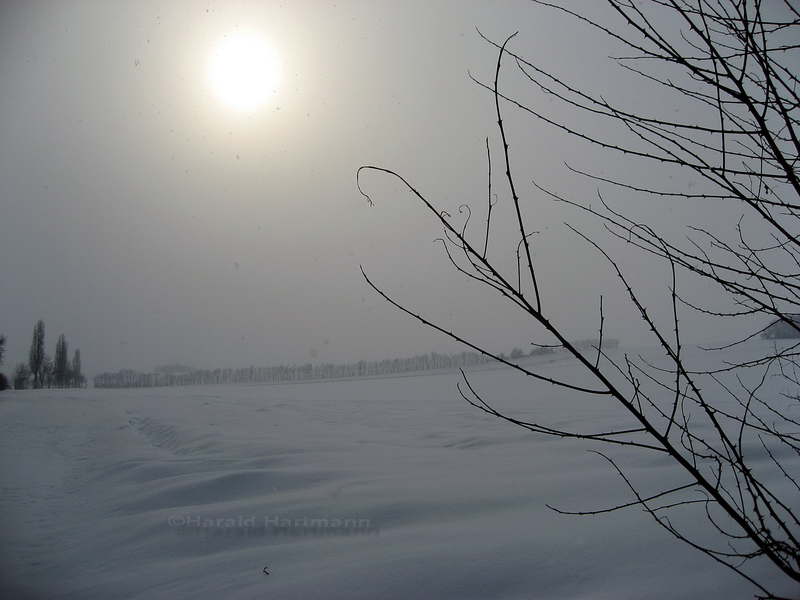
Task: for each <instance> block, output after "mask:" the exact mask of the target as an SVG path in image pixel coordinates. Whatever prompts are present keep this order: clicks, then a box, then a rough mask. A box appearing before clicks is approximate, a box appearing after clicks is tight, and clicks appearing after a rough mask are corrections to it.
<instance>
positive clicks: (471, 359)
mask: <svg viewBox="0 0 800 600" xmlns="http://www.w3.org/2000/svg"><path fill="white" fill-rule="evenodd" d="M615 341H616V340H615ZM585 342H586V343H588V342H589V340H585ZM594 344H595V345H597V344H598V342H597V341H595V342H594ZM560 350H561V349H560V348H556V347H551V346H537V347H535V348H534V349H533V350H532V351H530V352H529V353H527V354H526V353H525V352H523V351H522V350H520V349H519V348H514V350H512V351H511V359H514V360H518V359H521V358H524V357H525V356H540V355H543V354H551V353H555V352H558V351H560ZM501 356H505V355H501ZM493 360H494V359H493V358H490V357H488V356H486V355H483V354H480V353H478V352H461V353H460V354H439V353H437V352H431V353H429V354H417V355H415V356H412V357H410V358H395V359H387V360H381V361H365V360H360V361H358V362H354V363H346V364H338V365H337V364H329V363H324V364H320V365H313V364H311V363H307V364H304V365H291V366H285V365H280V366H277V367H254V366H250V367H245V368H241V369H206V370H191V371H188V372H181V373H174V372H172V373H170V372H154V373H143V372H141V371H135V370H132V369H122V370H120V371H117V372H116V373H101V374H100V375H96V376H95V377H94V387H96V388H128V387H162V386H175V385H206V384H217V383H265V382H277V381H308V380H316V379H347V378H353V377H369V376H375V375H393V374H399V373H408V372H413V371H427V370H431V369H447V368H458V367H466V366H469V365H476V364H481V363H485V362H491V361H493Z"/></svg>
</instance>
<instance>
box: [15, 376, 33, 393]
mask: <svg viewBox="0 0 800 600" xmlns="http://www.w3.org/2000/svg"><path fill="white" fill-rule="evenodd" d="M29 384H30V379H29V378H27V377H17V378H16V379H15V380H14V389H15V390H27V389H28V385H29Z"/></svg>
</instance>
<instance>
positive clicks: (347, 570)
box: [0, 357, 798, 600]
mask: <svg viewBox="0 0 800 600" xmlns="http://www.w3.org/2000/svg"><path fill="white" fill-rule="evenodd" d="M528 360H529V361H534V360H538V361H539V362H540V363H542V368H543V369H544V372H545V373H548V374H550V375H554V376H556V375H563V374H564V369H568V368H573V367H568V363H567V362H566V361H563V360H553V359H552V357H550V358H545V357H542V358H539V359H528ZM469 377H470V381H471V382H472V383H473V385H475V386H476V387H477V388H479V389H481V390H483V391H485V392H486V397H487V399H489V398H490V399H492V400H493V401H494V402H495V403H496V404H497V405H498V406H501V407H503V408H504V409H507V410H512V411H514V412H515V414H517V415H519V416H521V417H532V416H533V415H537V416H540V417H543V418H544V419H545V420H547V421H549V422H550V423H551V424H553V425H569V424H573V425H574V424H579V425H580V424H584V423H586V424H591V425H592V426H593V427H597V428H602V427H609V426H612V425H613V424H615V423H617V422H618V421H619V418H620V415H621V413H620V412H619V411H618V410H617V409H614V408H609V407H608V404H606V403H605V401H601V400H597V399H596V398H595V399H592V400H586V399H577V398H575V395H574V394H572V393H570V392H568V391H565V390H563V389H559V388H555V387H553V386H550V385H541V384H535V383H534V382H533V381H532V380H531V379H530V378H525V377H521V376H518V375H516V374H514V373H512V372H510V371H509V370H508V369H505V368H497V367H493V368H487V367H486V366H484V367H483V368H477V367H476V368H473V369H471V370H470V371H469ZM460 380H461V375H460V374H459V373H458V372H457V371H434V372H427V373H422V374H412V375H405V376H396V377H381V378H369V379H357V380H346V381H324V382H306V383H290V384H251V385H227V386H222V385H220V386H187V387H175V388H149V389H122V390H106V389H88V390H31V391H25V392H13V391H6V392H2V393H0V453H1V454H0V486H2V496H1V497H0V498H1V499H0V598H4V599H7V600H12V599H14V600H15V599H24V600H31V599H35V600H40V599H53V600H55V599H81V600H86V599H95V598H97V599H104V600H113V599H122V598H125V599H147V600H152V599H161V598H164V599H167V598H169V599H180V598H192V599H199V600H203V599H222V598H226V599H259V600H262V599H287V600H288V599H298V600H300V599H316V598H319V599H328V600H334V599H339V598H341V599H348V600H353V599H362V598H363V599H367V598H369V599H375V598H390V599H397V600H403V599H409V600H411V599H413V600H425V599H443V600H446V599H459V600H469V599H542V600H544V599H559V600H565V599H574V600H578V599H580V600H606V599H609V600H610V599H614V600H625V599H631V600H633V599H637V600H638V599H642V598H648V599H664V600H667V599H675V600H678V599H680V600H691V599H698V600H700V599H702V600H709V599H716V598H725V599H736V598H742V599H744V598H752V597H753V596H754V594H755V593H756V589H755V588H754V587H753V586H752V585H750V584H749V583H747V582H746V581H745V580H744V579H742V578H740V577H739V576H738V575H736V574H735V573H733V572H732V571H730V570H728V569H727V568H725V567H723V566H720V565H718V564H717V563H715V562H713V561H712V560H711V559H709V558H707V557H705V556H704V555H702V554H700V553H699V552H697V551H696V550H693V549H691V548H690V547H688V546H686V545H685V544H683V543H681V542H679V541H677V540H675V539H673V538H672V537H670V536H669V534H667V533H666V532H665V531H664V530H663V529H662V528H660V527H659V526H658V525H657V524H656V523H655V522H654V521H653V519H652V518H651V517H650V516H648V515H647V514H645V513H644V512H642V511H641V509H638V508H630V509H626V510H623V511H618V512H612V513H608V514H601V515H594V516H574V515H561V514H558V513H556V512H554V511H552V510H550V509H549V508H547V506H546V504H550V505H553V506H556V507H559V508H562V509H566V510H596V509H601V508H606V507H611V506H614V505H616V504H620V503H624V502H629V501H630V500H631V499H632V497H631V495H630V492H629V491H628V489H627V487H626V486H625V483H624V482H623V481H622V480H621V479H620V477H619V476H618V475H617V474H616V472H615V471H614V469H613V467H612V466H611V465H610V464H609V463H608V462H607V461H606V460H605V459H603V458H602V457H601V456H599V455H598V454H596V453H594V452H590V451H588V450H593V449H600V450H604V451H606V452H610V453H611V454H612V455H613V456H614V457H615V459H617V460H618V461H620V464H621V466H623V467H624V468H625V470H626V473H627V474H628V475H630V476H631V477H632V478H634V479H635V480H636V481H637V482H640V483H642V484H643V485H645V486H646V485H664V486H666V485H668V484H669V482H673V481H681V479H680V474H679V473H678V472H677V471H676V470H675V468H674V467H672V466H671V465H670V464H669V462H667V461H666V460H665V459H663V458H661V457H659V456H655V455H653V454H648V453H645V452H642V451H638V450H635V449H630V448H627V449H626V448H611V449H609V448H608V447H600V446H593V445H591V444H587V443H582V442H576V441H570V440H561V439H556V438H549V437H543V436H540V435H535V434H532V433H530V432H527V431H525V430H523V429H521V428H519V427H516V426H513V425H511V424H508V423H505V422H502V421H500V420H498V419H496V418H494V417H491V416H489V415H487V414H484V413H482V412H481V411H479V410H477V409H475V408H473V407H471V406H469V405H468V404H467V403H466V402H465V401H464V400H463V399H462V398H461V397H460V396H459V394H458V391H457V389H456V384H457V383H458V382H459V381H460ZM697 519H698V521H697V530H698V531H702V529H703V524H702V520H701V519H700V517H697ZM350 520H354V521H350ZM689 523H690V525H692V523H691V521H690V522H689ZM265 567H267V571H268V573H269V574H268V575H267V574H265V573H264V572H263V569H264V568H265ZM758 569H760V570H761V572H762V573H763V574H765V576H766V577H767V578H773V577H774V581H775V582H778V584H777V585H776V589H777V590H779V591H782V593H785V594H792V593H794V594H795V595H797V592H798V590H797V589H792V588H791V587H789V588H787V587H786V586H785V585H784V584H783V583H782V582H781V579H782V576H781V575H780V574H778V573H777V571H776V570H775V569H774V568H773V567H771V566H770V565H768V564H764V565H759V566H758ZM781 585H784V587H783V588H781Z"/></svg>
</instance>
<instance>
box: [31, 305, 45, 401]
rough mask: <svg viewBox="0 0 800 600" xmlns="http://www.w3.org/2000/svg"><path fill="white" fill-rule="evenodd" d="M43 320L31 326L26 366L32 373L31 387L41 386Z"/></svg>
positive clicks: (43, 355) (43, 354)
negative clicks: (31, 333) (30, 339)
mask: <svg viewBox="0 0 800 600" xmlns="http://www.w3.org/2000/svg"><path fill="white" fill-rule="evenodd" d="M44 357H45V353H44V321H42V320H41V319H40V320H39V321H38V322H37V323H36V325H35V326H34V328H33V340H32V341H31V350H30V353H29V354H28V366H29V367H30V369H31V375H33V387H34V388H40V387H42V367H43V365H44Z"/></svg>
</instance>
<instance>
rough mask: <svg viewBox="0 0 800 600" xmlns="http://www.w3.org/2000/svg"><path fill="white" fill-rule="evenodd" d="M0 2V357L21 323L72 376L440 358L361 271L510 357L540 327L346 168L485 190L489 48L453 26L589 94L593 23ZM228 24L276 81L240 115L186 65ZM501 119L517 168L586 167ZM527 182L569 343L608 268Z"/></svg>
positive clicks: (474, 199) (603, 51) (354, 9)
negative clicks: (2, 342)
mask: <svg viewBox="0 0 800 600" xmlns="http://www.w3.org/2000/svg"><path fill="white" fill-rule="evenodd" d="M1 6H2V8H0V280H1V281H0V332H2V333H5V335H6V336H7V338H8V342H7V355H6V361H5V366H4V367H3V368H4V370H5V371H6V372H8V373H10V372H11V370H13V366H14V365H15V364H16V363H17V362H20V361H26V360H27V356H28V349H29V346H30V340H31V334H32V331H33V327H34V324H35V323H36V321H37V320H38V319H43V320H44V321H45V325H46V345H47V350H48V352H49V353H51V354H52V353H53V349H54V346H55V342H56V339H57V337H58V335H59V334H61V333H63V334H65V335H66V338H67V341H68V343H69V347H70V354H71V353H72V351H73V350H74V349H75V348H76V347H79V348H80V349H81V353H82V356H83V369H84V372H85V373H86V374H88V375H90V376H91V375H93V374H96V373H99V372H102V371H115V370H118V369H120V368H134V369H140V370H146V371H149V370H152V369H153V368H154V367H155V366H158V365H162V364H165V363H174V362H180V363H182V364H188V365H190V366H193V367H197V368H213V367H243V366H248V365H250V364H255V365H275V364H291V363H304V362H315V363H316V362H322V361H325V362H348V361H355V360H359V359H362V358H363V359H368V360H376V359H383V358H394V357H402V356H408V355H413V354H416V353H424V352H428V351H431V350H435V351H440V352H442V351H443V352H449V351H455V350H457V349H459V348H458V346H456V345H455V344H453V343H450V342H449V341H448V340H447V339H446V338H444V337H442V336H441V335H439V334H436V333H434V332H431V331H428V330H427V329H426V328H425V327H424V326H423V325H421V324H418V323H416V322H415V321H414V320H413V319H411V318H409V317H408V316H406V315H403V314H401V313H399V312H398V311H397V310H396V309H394V308H392V307H391V306H390V305H388V304H387V303H386V302H385V301H384V300H382V299H381V298H380V297H379V296H378V295H377V294H376V293H375V292H374V291H372V290H371V289H370V288H369V287H368V286H367V285H366V283H365V281H364V280H363V278H362V276H361V273H360V269H359V267H360V266H361V265H363V266H364V268H365V269H366V270H367V271H368V272H369V274H370V276H371V277H373V278H374V279H375V280H376V281H377V282H379V283H380V284H381V285H382V286H383V287H385V288H386V290H387V291H389V292H391V293H394V294H395V295H396V296H397V297H398V298H399V299H400V300H402V301H404V302H407V303H408V304H409V306H410V307H411V308H413V309H415V310H419V311H422V312H424V313H425V314H430V315H431V316H434V317H437V318H440V319H441V320H442V322H443V324H444V325H445V326H447V327H453V328H456V329H459V330H463V331H465V332H467V333H468V334H470V335H474V336H475V338H476V340H477V341H481V342H485V343H487V344H488V345H489V346H490V347H491V348H492V349H495V350H497V351H506V352H508V351H510V350H511V349H512V348H514V347H515V346H519V347H522V348H525V349H530V343H531V342H536V341H544V340H541V339H536V337H535V336H536V334H535V329H534V328H532V327H531V328H528V327H526V326H520V324H519V322H517V321H515V320H513V319H511V318H507V317H506V315H505V312H504V306H503V305H502V304H501V305H497V304H492V303H494V302H495V301H496V300H498V298H496V297H495V296H493V295H489V294H485V293H483V292H481V291H480V290H478V289H477V288H476V287H475V286H474V285H469V282H466V283H459V282H458V281H457V279H456V278H454V277H451V276H450V275H449V273H450V271H449V270H448V269H447V264H446V259H444V258H443V256H442V253H441V250H440V246H438V245H437V244H436V243H434V239H435V238H436V237H437V236H438V235H440V231H439V228H438V227H436V225H435V223H432V222H431V220H430V219H429V218H427V216H426V215H425V213H424V211H422V210H421V208H420V206H418V205H416V204H414V203H413V202H412V199H411V198H410V197H409V196H408V195H407V194H403V193H401V191H400V188H399V187H398V186H397V185H396V183H395V182H392V181H391V180H390V179H389V178H387V177H380V176H378V175H376V174H373V173H368V174H366V175H365V176H364V178H363V179H362V183H363V184H364V186H365V189H367V190H369V193H370V194H371V195H372V196H373V199H374V200H375V202H376V206H375V207H372V208H370V207H369V206H368V204H367V202H366V201H365V199H364V198H363V197H362V196H361V195H360V194H359V193H358V190H357V188H356V170H357V169H358V167H359V166H360V165H363V164H373V165H379V166H383V167H387V168H391V169H394V170H396V171H398V172H400V173H401V174H403V175H404V176H405V177H407V178H408V179H409V180H410V181H411V182H412V183H414V185H416V186H417V187H418V189H420V191H422V192H424V193H425V194H427V195H428V196H429V197H430V198H431V199H432V200H433V201H435V202H437V203H439V205H441V206H442V207H443V208H445V209H448V210H450V211H454V212H455V211H457V207H458V206H459V205H460V204H462V203H469V204H470V205H471V206H475V207H476V209H477V207H483V206H484V205H485V203H486V197H487V192H486V178H487V175H486V148H485V142H484V140H485V138H486V137H487V136H488V137H490V138H492V140H493V142H492V143H493V144H495V148H497V146H496V144H497V132H496V125H495V121H496V119H495V117H494V112H493V111H494V107H493V99H492V97H491V95H490V94H489V93H487V92H486V91H485V90H483V89H481V88H480V87H479V86H478V85H477V84H475V83H474V82H473V81H472V80H471V79H470V77H469V73H471V74H472V75H473V76H475V77H476V78H478V79H481V80H483V81H490V79H491V77H492V75H493V68H494V64H495V61H496V51H495V50H494V49H493V48H492V47H491V46H490V45H489V44H487V43H486V42H485V41H483V40H481V39H480V37H479V35H478V33H477V32H476V28H480V30H481V31H482V32H483V33H485V34H486V35H487V36H489V37H490V38H492V39H496V40H498V41H502V40H503V39H505V38H506V37H507V36H509V35H510V34H512V33H514V32H515V31H519V32H520V33H519V35H518V36H517V37H516V38H515V40H514V42H513V43H514V48H515V50H518V51H522V52H523V53H527V54H528V56H530V57H531V58H535V59H536V60H537V61H541V62H542V63H543V64H546V65H547V66H548V67H550V68H554V69H558V70H559V72H563V73H564V74H565V75H567V76H569V77H574V78H580V81H582V82H583V83H584V84H585V85H586V86H587V87H592V86H601V87H602V86H606V87H609V88H611V89H612V90H614V89H616V91H617V92H620V93H622V92H623V91H624V93H626V94H631V95H634V96H635V95H636V93H637V92H636V91H635V90H627V91H625V88H624V86H621V85H617V82H616V81H615V80H614V77H615V75H613V74H610V73H612V72H611V71H607V70H605V69H607V68H610V67H608V66H607V65H606V63H607V61H606V60H605V56H606V55H608V54H609V52H610V50H609V48H608V47H606V46H603V45H602V43H601V42H602V38H600V37H599V36H597V35H596V34H594V33H592V32H591V31H588V30H587V29H586V28H581V27H578V26H577V25H576V24H575V23H574V22H570V21H568V20H566V19H564V18H563V17H562V16H560V15H558V14H555V13H554V12H553V11H549V10H547V9H545V8H542V7H539V6H535V5H532V4H531V3H530V2H528V1H526V0H505V1H502V2H468V1H445V0H437V1H436V2H430V1H429V0H424V1H407V0H404V1H402V2H399V1H398V2H373V1H369V2H367V1H364V2H353V1H340V2H321V1H320V2H310V1H309V2H302V1H298V2H277V1H276V2H271V1H268V0H262V1H259V2H234V1H225V2H190V1H180V2H178V1H175V2H144V1H134V2H130V1H125V2H122V1H120V2H109V1H106V0H103V1H97V2H88V1H87V2H83V1H77V2H76V1H69V0H58V1H54V2H25V1H20V2H8V1H5V2H3V3H2V5H1ZM237 29H248V30H254V31H258V32H260V34H261V35H263V36H264V37H265V39H267V40H269V43H270V44H271V46H272V48H273V49H274V50H275V52H276V54H277V56H278V60H279V63H280V65H281V75H280V80H279V83H278V85H277V89H276V91H275V93H274V95H273V96H272V97H271V98H270V99H269V100H268V101H267V102H266V103H264V104H263V105H261V106H260V107H258V108H256V109H252V110H238V109H235V108H232V107H231V106H229V105H227V104H225V103H224V102H223V101H222V100H221V99H220V98H219V97H218V96H217V95H216V94H215V93H214V90H212V88H211V86H210V83H209V78H208V75H207V71H208V64H209V61H210V59H211V56H212V54H213V52H214V51H215V48H217V44H218V43H219V42H220V40H222V39H223V38H224V37H225V36H228V35H230V34H231V32H233V31H235V30H237ZM603 65H606V66H603ZM620 81H622V80H620ZM509 119H510V121H509V123H510V124H511V125H514V130H513V132H514V137H513V139H512V150H513V151H514V152H515V156H516V157H517V158H516V160H518V161H519V162H518V163H517V165H518V168H519V170H520V171H521V172H523V173H524V176H523V177H521V179H523V180H525V179H527V181H528V183H530V180H531V179H533V178H537V179H541V178H542V177H545V176H547V177H549V181H548V183H549V184H550V185H551V186H553V187H559V188H561V189H564V188H565V187H566V188H568V189H569V186H572V185H573V184H574V181H573V179H574V175H573V176H570V175H569V174H568V173H566V171H565V170H564V169H563V162H564V161H565V160H568V159H570V160H572V159H583V160H584V161H585V162H588V164H590V165H593V166H597V163H596V161H595V159H594V158H593V157H592V155H591V154H590V153H589V151H587V150H586V149H585V148H583V149H581V148H580V147H578V146H574V145H572V146H571V145H570V144H569V143H568V142H567V141H565V140H563V139H562V138H560V137H558V136H556V135H555V134H552V132H548V131H547V130H546V129H544V128H539V129H536V126H534V125H533V124H531V123H529V121H530V119H529V118H525V117H521V116H520V117H519V118H517V117H513V116H509ZM514 119H517V120H516V121H515V120H514ZM526 119H527V121H526ZM495 160H497V161H499V155H498V158H496V159H495ZM495 170H496V171H498V172H499V171H500V167H499V164H498V165H496V166H495ZM501 183H502V181H500V182H498V183H497V184H496V185H497V187H496V189H495V191H496V192H497V193H498V195H499V196H500V198H501V199H502V198H503V196H504V194H505V191H504V189H503V188H502V186H501ZM591 189H592V187H591V186H589V187H583V188H581V187H579V188H578V191H579V192H580V193H583V192H585V193H588V194H591ZM526 193H528V194H529V196H528V199H527V200H526V201H527V202H530V203H535V202H542V208H541V213H538V212H537V218H538V215H539V214H541V218H540V219H539V221H537V223H536V225H535V227H536V228H537V229H540V231H541V239H540V240H538V244H539V245H538V247H537V253H538V256H539V259H538V260H541V262H542V263H543V266H546V267H547V268H548V269H549V271H548V272H547V274H546V275H545V276H544V281H545V283H547V284H548V285H549V287H548V288H547V290H548V291H547V298H548V302H549V306H551V307H552V309H551V310H552V312H551V315H552V316H553V318H554V319H557V320H560V323H561V324H562V326H563V327H564V328H565V329H566V330H567V331H568V333H569V334H570V335H572V336H574V338H576V339H579V338H588V337H592V336H594V335H595V334H596V330H597V325H598V319H597V315H598V310H597V306H598V299H597V298H598V294H599V293H600V292H603V286H604V285H605V284H606V282H607V281H608V280H609V279H610V278H609V276H608V273H607V272H606V273H605V274H603V275H602V276H600V275H598V272H597V271H598V264H599V263H598V262H597V261H596V260H593V259H591V257H589V258H586V254H590V253H588V249H587V248H586V247H585V246H583V247H581V248H580V249H577V248H576V244H575V240H574V238H573V239H572V240H571V241H570V242H565V240H564V230H563V228H560V225H561V221H563V217H562V216H561V215H560V214H558V213H557V212H553V209H552V208H547V207H545V206H544V204H545V201H544V200H542V199H541V198H539V199H537V197H536V195H535V194H534V193H533V192H532V191H531V190H528V191H527V192H526ZM537 210H538V209H537ZM548 232H550V233H548ZM548 235H549V236H550V237H547V236H548ZM559 244H561V245H559ZM579 250H580V251H579ZM579 284H581V285H579ZM487 300H488V301H491V303H489V304H486V303H485V302H486V301H487ZM490 307H491V308H490ZM608 310H609V319H611V321H610V322H613V324H614V327H615V329H613V330H611V331H610V332H609V335H611V336H614V337H618V338H621V339H622V341H623V343H637V342H639V341H640V340H639V339H638V338H637V337H636V336H637V334H636V333H635V332H632V331H627V330H626V329H625V326H624V322H625V319H624V318H623V317H622V315H623V314H624V312H625V311H626V310H627V311H630V308H626V309H624V310H623V309H622V308H620V312H619V313H618V314H616V313H615V312H614V308H609V309H608ZM615 317H616V321H615V320H614V318H615Z"/></svg>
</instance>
